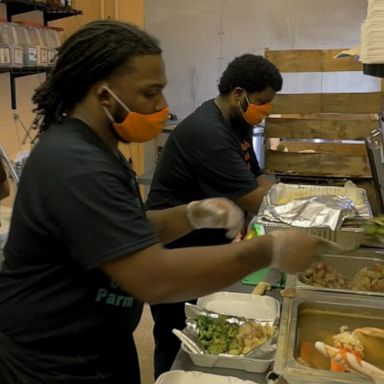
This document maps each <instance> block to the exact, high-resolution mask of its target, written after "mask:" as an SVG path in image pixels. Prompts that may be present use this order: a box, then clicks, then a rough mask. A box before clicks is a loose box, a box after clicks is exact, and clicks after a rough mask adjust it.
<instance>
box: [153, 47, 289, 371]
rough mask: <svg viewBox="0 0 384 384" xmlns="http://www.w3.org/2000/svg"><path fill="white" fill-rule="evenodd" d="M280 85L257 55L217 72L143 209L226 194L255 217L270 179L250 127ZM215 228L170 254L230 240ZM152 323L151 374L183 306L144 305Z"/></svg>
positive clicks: (176, 136) (169, 146) (166, 362)
mask: <svg viewBox="0 0 384 384" xmlns="http://www.w3.org/2000/svg"><path fill="white" fill-rule="evenodd" d="M281 87H282V77H281V75H280V73H279V70H278V69H277V68H276V67H275V66H274V65H273V64H272V63H270V62H269V61H268V60H266V59H265V58H263V57H262V56H256V55H252V54H245V55H242V56H239V57H237V58H235V59H234V60H233V61H232V62H231V63H230V64H229V65H228V67H227V69H226V70H225V71H224V73H223V74H222V77H221V79H220V82H219V92H220V94H219V95H218V96H217V97H216V98H215V99H212V100H209V101H206V102H205V103H203V104H202V105H201V106H200V107H199V108H197V109H196V110H195V111H194V112H193V113H192V114H191V115H190V116H188V117H187V118H186V119H185V120H183V121H182V122H181V123H180V124H179V125H178V126H177V127H176V128H175V130H174V132H172V134H171V135H170V138H169V139H168V141H167V142H166V144H165V147H164V149H163V151H162V153H161V156H160V159H159V162H158V164H157V168H156V171H155V174H154V178H153V181H152V185H151V190H150V193H149V196H148V200H147V207H148V208H149V209H163V208H169V207H172V206H175V205H178V204H185V203H189V202H191V201H193V200H198V199H201V198H206V197H214V196H225V197H227V198H229V199H231V200H232V201H233V202H235V203H236V204H237V205H238V206H239V207H240V208H241V209H242V210H243V211H244V212H253V213H255V212H257V211H258V208H259V206H260V203H261V201H262V199H263V197H264V196H265V194H266V193H267V192H268V190H269V188H270V187H271V185H272V181H271V180H270V179H269V178H268V177H267V176H265V175H263V172H262V170H261V169H260V167H259V164H258V161H257V158H256V155H255V152H254V150H253V145H252V127H253V126H255V125H257V124H259V123H260V122H261V121H262V120H263V119H264V118H265V117H266V116H267V114H268V112H269V111H270V109H271V102H272V100H273V98H274V96H275V93H276V92H278V91H280V89H281ZM231 240H232V239H228V238H227V237H226V236H225V233H224V232H223V231H222V230H218V229H202V230H198V231H193V232H192V233H190V234H188V235H187V236H184V237H183V238H181V239H178V240H177V241H175V242H173V243H171V244H168V245H167V246H168V247H169V248H180V247H185V246H188V247H193V246H204V245H216V244H224V243H227V242H230V241H231ZM151 309H152V315H153V318H154V321H155V326H154V337H155V342H156V349H155V375H156V376H158V375H160V374H161V373H162V372H164V371H166V370H168V369H170V367H171V365H172V362H173V360H174V358H175V356H176V353H177V351H178V348H179V345H180V344H179V341H178V340H177V339H176V337H175V336H173V334H172V333H171V331H172V329H173V328H178V329H182V328H183V326H184V321H185V316H184V303H176V304H164V305H163V304H161V305H153V306H151Z"/></svg>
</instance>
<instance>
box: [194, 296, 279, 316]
mask: <svg viewBox="0 0 384 384" xmlns="http://www.w3.org/2000/svg"><path fill="white" fill-rule="evenodd" d="M197 305H200V307H203V308H205V309H206V310H208V311H213V312H217V313H221V314H223V315H232V316H240V317H245V318H247V319H255V320H263V321H273V320H275V319H276V317H278V316H279V313H280V303H279V301H278V300H276V299H274V298H273V297H270V296H259V295H252V294H250V293H238V292H225V291H223V292H217V293H213V294H211V295H208V296H203V297H200V298H199V299H198V300H197ZM186 315H187V317H188V314H186Z"/></svg>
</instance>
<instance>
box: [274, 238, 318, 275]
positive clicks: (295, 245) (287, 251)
mask: <svg viewBox="0 0 384 384" xmlns="http://www.w3.org/2000/svg"><path fill="white" fill-rule="evenodd" d="M269 235H270V236H272V261H271V265H270V267H272V268H277V269H280V270H281V271H283V272H287V273H298V272H303V271H304V270H305V269H307V268H308V267H309V266H310V265H311V264H312V263H315V262H318V261H319V255H320V250H321V244H322V239H321V238H319V237H317V236H312V235H309V234H307V233H305V232H302V231H294V230H285V231H273V232H270V233H269Z"/></svg>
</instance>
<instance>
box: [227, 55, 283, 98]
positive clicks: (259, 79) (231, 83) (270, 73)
mask: <svg viewBox="0 0 384 384" xmlns="http://www.w3.org/2000/svg"><path fill="white" fill-rule="evenodd" d="M282 86H283V79H282V77H281V74H280V72H279V70H278V69H277V68H276V66H275V65H274V64H272V63H271V62H270V61H268V60H267V59H265V58H264V57H263V56H257V55H252V54H250V53H247V54H244V55H242V56H239V57H236V58H235V59H234V60H233V61H231V62H230V63H229V65H228V67H227V68H226V70H225V71H224V73H223V74H222V76H221V79H220V81H219V92H220V95H222V96H226V95H228V94H230V93H231V91H232V90H233V89H235V88H236V87H240V88H244V89H245V90H246V91H248V92H251V93H252V92H261V91H263V90H264V89H266V88H267V87H271V88H272V89H273V90H274V91H275V92H278V91H280V90H281V88H282Z"/></svg>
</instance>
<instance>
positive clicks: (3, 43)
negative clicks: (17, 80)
mask: <svg viewBox="0 0 384 384" xmlns="http://www.w3.org/2000/svg"><path fill="white" fill-rule="evenodd" d="M5 24H6V23H5V22H1V23H0V68H9V67H11V47H10V45H9V43H8V41H9V37H8V31H7V30H6V29H5V27H4V25H5Z"/></svg>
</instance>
